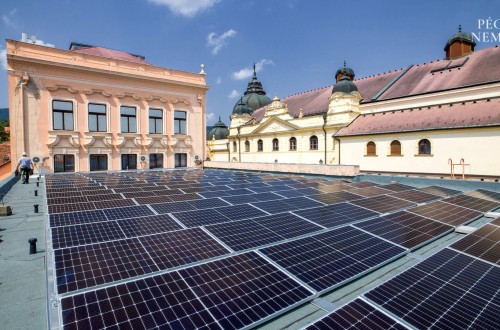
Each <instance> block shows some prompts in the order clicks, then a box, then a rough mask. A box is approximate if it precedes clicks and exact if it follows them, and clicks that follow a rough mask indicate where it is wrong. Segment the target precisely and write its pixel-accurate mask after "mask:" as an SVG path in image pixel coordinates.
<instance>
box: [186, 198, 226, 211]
mask: <svg viewBox="0 0 500 330" xmlns="http://www.w3.org/2000/svg"><path fill="white" fill-rule="evenodd" d="M188 203H189V204H191V205H193V206H194V207H196V208H197V209H208V208H212V207H221V206H228V205H229V204H228V203H227V202H225V201H223V200H222V199H220V198H207V199H198V200H194V201H188Z"/></svg>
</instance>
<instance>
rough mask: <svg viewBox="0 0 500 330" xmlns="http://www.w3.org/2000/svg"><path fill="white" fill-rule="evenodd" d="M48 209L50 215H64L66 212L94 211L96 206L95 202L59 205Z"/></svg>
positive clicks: (50, 206)
mask: <svg viewBox="0 0 500 330" xmlns="http://www.w3.org/2000/svg"><path fill="white" fill-rule="evenodd" d="M47 209H48V211H49V213H52V214H54V213H64V212H76V211H84V210H94V209H95V206H94V203H93V202H87V203H78V204H57V205H48V206H47Z"/></svg>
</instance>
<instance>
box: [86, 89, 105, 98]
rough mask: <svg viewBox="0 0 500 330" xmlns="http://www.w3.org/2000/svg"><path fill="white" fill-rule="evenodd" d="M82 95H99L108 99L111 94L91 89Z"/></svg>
mask: <svg viewBox="0 0 500 330" xmlns="http://www.w3.org/2000/svg"><path fill="white" fill-rule="evenodd" d="M83 93H84V94H85V95H92V94H101V95H102V96H104V97H110V96H111V94H109V93H106V92H105V91H103V90H102V89H95V88H92V89H90V90H88V91H83Z"/></svg>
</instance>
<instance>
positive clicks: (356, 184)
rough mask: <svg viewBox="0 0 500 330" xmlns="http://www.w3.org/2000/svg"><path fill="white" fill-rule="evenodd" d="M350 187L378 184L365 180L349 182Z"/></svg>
mask: <svg viewBox="0 0 500 330" xmlns="http://www.w3.org/2000/svg"><path fill="white" fill-rule="evenodd" d="M348 185H349V186H350V187H355V188H366V187H373V186H378V185H377V184H376V183H372V182H368V181H363V182H352V183H349V184H348Z"/></svg>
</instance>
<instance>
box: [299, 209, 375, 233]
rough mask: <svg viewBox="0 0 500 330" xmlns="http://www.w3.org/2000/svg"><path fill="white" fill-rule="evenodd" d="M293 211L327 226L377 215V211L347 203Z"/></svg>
mask: <svg viewBox="0 0 500 330" xmlns="http://www.w3.org/2000/svg"><path fill="white" fill-rule="evenodd" d="M293 213H295V214H298V215H300V216H301V217H304V218H306V219H308V220H311V221H313V222H315V223H317V224H319V225H321V226H323V227H327V228H332V227H337V226H342V225H345V224H349V223H353V222H357V221H360V220H364V219H368V218H371V217H374V216H377V215H378V213H377V212H373V211H370V210H368V209H365V208H362V207H359V206H356V205H352V204H348V203H340V204H336V205H329V206H322V207H315V208H311V209H307V210H299V211H293Z"/></svg>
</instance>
